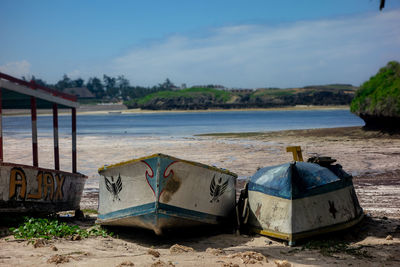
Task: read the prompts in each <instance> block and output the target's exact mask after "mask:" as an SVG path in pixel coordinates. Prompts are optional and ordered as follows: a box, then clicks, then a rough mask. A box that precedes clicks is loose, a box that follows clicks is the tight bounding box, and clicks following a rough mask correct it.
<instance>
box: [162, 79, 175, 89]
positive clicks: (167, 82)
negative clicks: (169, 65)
mask: <svg viewBox="0 0 400 267" xmlns="http://www.w3.org/2000/svg"><path fill="white" fill-rule="evenodd" d="M159 87H160V89H165V90H171V89H172V88H174V87H175V85H174V84H173V83H172V82H171V81H170V80H169V79H168V78H167V79H165V82H163V83H161V84H159Z"/></svg>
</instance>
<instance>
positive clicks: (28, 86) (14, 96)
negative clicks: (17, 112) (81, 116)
mask: <svg viewBox="0 0 400 267" xmlns="http://www.w3.org/2000/svg"><path fill="white" fill-rule="evenodd" d="M0 88H1V89H2V108H4V109H29V108H31V97H32V96H33V97H35V98H36V100H37V102H36V105H37V108H38V109H45V108H46V109H48V108H52V106H53V103H56V104H58V107H59V108H77V107H79V103H78V102H77V101H76V99H77V98H76V96H73V95H70V94H66V93H63V92H59V91H56V90H53V89H50V88H47V87H44V86H41V85H38V84H36V83H35V82H34V81H31V82H27V81H23V80H20V79H17V78H14V77H12V76H10V75H7V74H4V73H1V72H0Z"/></svg>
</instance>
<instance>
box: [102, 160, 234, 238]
mask: <svg viewBox="0 0 400 267" xmlns="http://www.w3.org/2000/svg"><path fill="white" fill-rule="evenodd" d="M99 174H100V175H101V176H102V178H101V179H100V183H99V188H100V192H99V215H98V220H97V222H98V223H99V224H102V225H112V226H135V227H142V228H147V229H151V230H154V232H155V233H156V234H161V233H162V231H163V230H164V229H169V228H180V227H186V226H196V225H202V224H219V223H222V222H224V221H225V220H227V219H228V217H229V216H230V215H231V213H232V212H233V211H234V209H235V202H236V199H235V186H236V178H237V175H236V174H234V173H231V172H229V171H227V170H223V169H219V168H216V167H211V166H207V165H204V164H201V163H197V162H192V161H186V160H182V159H178V158H175V157H171V156H168V155H164V154H154V155H151V156H148V157H144V158H139V159H134V160H130V161H126V162H122V163H118V164H115V165H110V166H103V167H102V168H100V169H99Z"/></svg>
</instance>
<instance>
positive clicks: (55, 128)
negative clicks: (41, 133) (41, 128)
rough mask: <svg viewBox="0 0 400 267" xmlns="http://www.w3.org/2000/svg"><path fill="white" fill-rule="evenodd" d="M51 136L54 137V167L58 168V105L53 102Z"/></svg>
mask: <svg viewBox="0 0 400 267" xmlns="http://www.w3.org/2000/svg"><path fill="white" fill-rule="evenodd" d="M53 137H54V168H55V169H56V170H57V171H58V170H60V155H59V151H58V107H57V104H56V103H53Z"/></svg>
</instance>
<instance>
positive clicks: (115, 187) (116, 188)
mask: <svg viewBox="0 0 400 267" xmlns="http://www.w3.org/2000/svg"><path fill="white" fill-rule="evenodd" d="M104 180H105V183H106V188H107V190H108V191H109V192H110V193H111V194H112V195H113V197H114V198H113V201H114V200H116V199H118V200H121V199H120V198H119V196H118V194H119V192H121V190H122V180H121V175H120V174H118V179H117V181H116V182H114V177H113V176H111V182H110V181H109V180H108V179H107V177H105V176H104Z"/></svg>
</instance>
